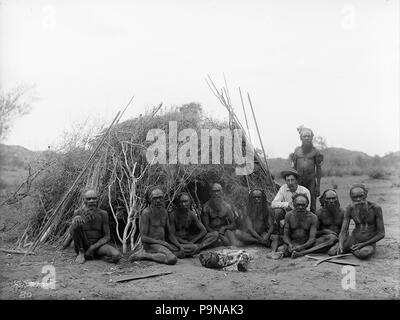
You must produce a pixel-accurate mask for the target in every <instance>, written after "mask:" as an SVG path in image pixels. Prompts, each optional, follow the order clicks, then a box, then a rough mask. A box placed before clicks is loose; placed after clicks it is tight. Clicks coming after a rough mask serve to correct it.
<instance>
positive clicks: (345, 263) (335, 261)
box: [305, 255, 359, 267]
mask: <svg viewBox="0 0 400 320" xmlns="http://www.w3.org/2000/svg"><path fill="white" fill-rule="evenodd" d="M305 257H306V258H309V259H314V260H318V261H317V263H316V264H315V266H317V265H318V264H320V263H322V262H330V263H335V264H343V265H350V266H355V267H358V266H359V264H358V263H355V262H351V261H346V260H339V259H335V257H332V259H331V260H324V259H320V258H318V257H314V256H310V255H305ZM321 260H323V261H321Z"/></svg>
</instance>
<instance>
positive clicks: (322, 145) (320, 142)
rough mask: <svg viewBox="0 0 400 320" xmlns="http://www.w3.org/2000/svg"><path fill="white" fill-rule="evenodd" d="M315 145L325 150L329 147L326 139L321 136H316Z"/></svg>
mask: <svg viewBox="0 0 400 320" xmlns="http://www.w3.org/2000/svg"><path fill="white" fill-rule="evenodd" d="M313 144H314V146H315V147H316V148H317V149H319V150H324V149H326V148H328V144H327V143H326V139H325V138H324V137H321V136H315V137H314V141H313Z"/></svg>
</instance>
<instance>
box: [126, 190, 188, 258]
mask: <svg viewBox="0 0 400 320" xmlns="http://www.w3.org/2000/svg"><path fill="white" fill-rule="evenodd" d="M148 200H149V201H150V205H149V206H148V207H147V208H145V209H144V210H143V212H142V213H141V215H140V218H139V231H140V236H141V238H142V244H143V249H142V250H140V251H139V252H135V253H133V254H132V255H131V256H130V257H129V261H137V260H152V261H156V262H159V263H165V264H175V263H176V262H177V257H179V258H183V257H184V255H185V254H184V248H183V247H182V245H181V244H180V243H179V242H178V241H177V240H176V238H175V236H174V234H173V233H172V232H171V227H170V224H169V219H168V213H167V210H166V209H165V208H164V192H163V191H162V190H161V188H159V187H154V188H153V189H151V190H150V192H149V199H148ZM167 237H168V240H169V241H170V242H167V241H166V238H167Z"/></svg>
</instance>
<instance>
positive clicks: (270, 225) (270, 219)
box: [265, 206, 279, 240]
mask: <svg viewBox="0 0 400 320" xmlns="http://www.w3.org/2000/svg"><path fill="white" fill-rule="evenodd" d="M267 214H268V218H267V220H268V231H267V235H266V236H265V240H268V239H269V238H270V237H271V234H272V232H274V219H273V217H272V209H271V208H270V207H269V206H268V211H267ZM278 223H279V222H278Z"/></svg>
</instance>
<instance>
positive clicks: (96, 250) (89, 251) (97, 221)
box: [69, 190, 121, 263]
mask: <svg viewBox="0 0 400 320" xmlns="http://www.w3.org/2000/svg"><path fill="white" fill-rule="evenodd" d="M69 232H70V235H71V237H72V239H73V240H74V248H75V252H76V254H77V257H76V260H75V261H76V262H77V263H84V262H85V260H87V259H93V258H95V257H103V258H104V260H106V261H109V262H113V263H117V262H118V261H119V260H120V258H121V253H120V252H119V251H118V250H117V249H115V248H114V247H113V246H111V245H109V244H108V242H109V241H110V239H111V237H110V226H109V224H108V214H107V212H106V211H104V210H101V209H99V208H98V196H97V193H96V191H94V190H88V191H87V192H86V193H85V194H84V207H83V208H82V209H78V210H76V211H75V213H74V217H73V219H72V224H71V227H70V229H69Z"/></svg>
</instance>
